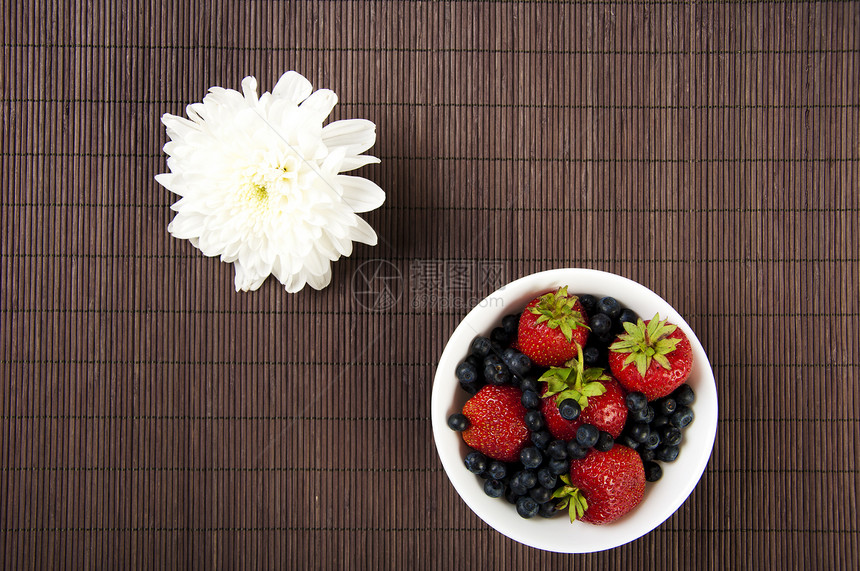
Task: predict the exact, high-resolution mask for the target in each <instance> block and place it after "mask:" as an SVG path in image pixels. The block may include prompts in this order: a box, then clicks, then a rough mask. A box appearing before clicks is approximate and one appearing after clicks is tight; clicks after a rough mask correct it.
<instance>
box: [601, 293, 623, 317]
mask: <svg viewBox="0 0 860 571" xmlns="http://www.w3.org/2000/svg"><path fill="white" fill-rule="evenodd" d="M597 311H599V312H600V313H603V314H606V316H607V317H610V318H612V319H615V318H616V317H618V316H619V315H621V304H620V303H618V300H617V299H615V298H614V297H608V296H607V297H602V298H600V299H599V300H598V302H597Z"/></svg>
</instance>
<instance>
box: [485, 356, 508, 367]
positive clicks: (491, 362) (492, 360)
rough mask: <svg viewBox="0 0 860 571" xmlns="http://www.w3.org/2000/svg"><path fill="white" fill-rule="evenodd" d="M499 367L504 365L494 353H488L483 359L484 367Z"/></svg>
mask: <svg viewBox="0 0 860 571" xmlns="http://www.w3.org/2000/svg"><path fill="white" fill-rule="evenodd" d="M499 365H502V366H504V365H505V363H504V361H502V358H501V357H499V356H498V355H496V354H495V353H490V354H489V355H487V356H486V357H484V367H485V368H486V367H497V366H499Z"/></svg>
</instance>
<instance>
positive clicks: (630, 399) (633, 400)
mask: <svg viewBox="0 0 860 571" xmlns="http://www.w3.org/2000/svg"><path fill="white" fill-rule="evenodd" d="M624 402H625V403H626V404H627V410H629V411H630V412H638V411H640V410H645V407H646V406H648V399H647V398H645V395H643V394H642V393H640V392H639V391H633V392H632V393H627V396H626V397H624Z"/></svg>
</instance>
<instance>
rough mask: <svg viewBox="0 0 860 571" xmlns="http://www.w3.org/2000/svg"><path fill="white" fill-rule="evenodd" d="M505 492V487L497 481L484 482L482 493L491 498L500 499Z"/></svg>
mask: <svg viewBox="0 0 860 571" xmlns="http://www.w3.org/2000/svg"><path fill="white" fill-rule="evenodd" d="M504 491H505V485H504V484H502V483H501V482H500V481H498V480H487V481H486V482H484V493H485V494H487V495H488V496H490V497H491V498H500V497H501V496H502V493H503V492H504Z"/></svg>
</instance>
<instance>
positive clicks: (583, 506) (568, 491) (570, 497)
mask: <svg viewBox="0 0 860 571" xmlns="http://www.w3.org/2000/svg"><path fill="white" fill-rule="evenodd" d="M560 479H561V481H562V482H564V486H562V487H560V488H558V489H557V490H556V491H554V492H553V493H552V497H553V498H555V499H560V500H561V501H560V502H558V503H557V504H556V505H555V507H556V509H559V510H563V509H565V508H567V511H568V514H569V515H570V523H573V522H574V521H576V520H578V519H579V518H581V517H582V516H583V515H585V510H587V509H588V502H587V501H586V499H585V496H583V495H582V492H581V491H579V488H577V487H575V486H573V485H572V484H571V483H570V477H569V476H567V475H562V476H560Z"/></svg>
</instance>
